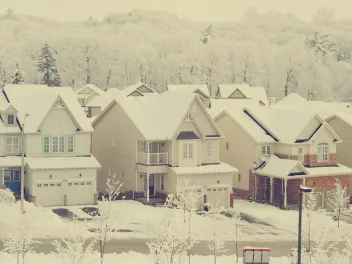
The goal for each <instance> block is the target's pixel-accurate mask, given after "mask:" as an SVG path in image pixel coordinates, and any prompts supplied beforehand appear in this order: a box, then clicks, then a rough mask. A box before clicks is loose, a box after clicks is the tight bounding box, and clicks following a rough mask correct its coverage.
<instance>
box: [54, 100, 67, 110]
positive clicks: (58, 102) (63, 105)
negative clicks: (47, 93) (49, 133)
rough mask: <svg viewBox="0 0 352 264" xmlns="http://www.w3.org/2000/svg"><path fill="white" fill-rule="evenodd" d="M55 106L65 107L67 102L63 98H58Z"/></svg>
mask: <svg viewBox="0 0 352 264" xmlns="http://www.w3.org/2000/svg"><path fill="white" fill-rule="evenodd" d="M54 108H65V104H64V102H63V101H62V100H57V101H56V103H55V105H54Z"/></svg>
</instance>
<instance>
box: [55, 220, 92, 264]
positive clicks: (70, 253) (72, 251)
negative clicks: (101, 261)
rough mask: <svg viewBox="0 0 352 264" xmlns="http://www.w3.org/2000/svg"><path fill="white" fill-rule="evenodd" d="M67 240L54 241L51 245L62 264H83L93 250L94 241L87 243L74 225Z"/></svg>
mask: <svg viewBox="0 0 352 264" xmlns="http://www.w3.org/2000/svg"><path fill="white" fill-rule="evenodd" d="M68 235H69V237H68V238H62V239H61V240H55V241H54V242H53V243H52V245H53V246H54V247H55V250H56V252H57V254H58V256H59V258H60V259H61V260H62V263H63V264H83V263H86V262H85V260H86V259H88V258H89V257H90V256H89V255H90V253H91V252H92V250H93V246H94V243H95V240H91V241H88V239H87V238H85V237H84V233H82V232H80V231H79V230H78V229H77V227H76V222H75V223H74V227H73V231H72V232H70V233H69V234H68Z"/></svg>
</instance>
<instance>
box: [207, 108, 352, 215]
mask: <svg viewBox="0 0 352 264" xmlns="http://www.w3.org/2000/svg"><path fill="white" fill-rule="evenodd" d="M214 119H215V122H216V123H217V125H218V126H219V128H220V129H221V131H222V133H223V135H224V139H222V141H221V142H220V160H221V161H223V162H226V163H228V164H230V165H231V166H236V167H237V168H238V169H239V178H238V179H237V182H236V183H235V184H234V189H233V191H234V196H235V197H238V198H253V199H255V200H262V201H267V202H270V203H274V204H279V205H281V206H282V207H287V205H288V204H297V203H298V202H299V200H298V199H299V196H298V195H299V186H300V185H305V186H308V187H312V188H314V190H315V192H316V195H317V201H318V205H317V206H319V207H320V208H324V209H329V205H328V203H327V202H326V201H327V199H328V196H329V192H330V191H331V190H332V189H334V188H335V186H334V184H335V181H336V179H340V180H341V183H342V185H343V186H344V187H347V189H348V192H349V191H350V182H349V178H350V177H351V174H352V169H350V168H348V167H346V166H343V165H340V164H338V163H337V151H336V147H337V144H339V143H341V142H342V141H341V139H340V138H339V136H338V135H337V134H336V133H335V131H334V130H333V129H332V128H331V127H330V126H329V125H328V123H326V122H325V121H324V120H323V119H322V118H321V117H320V116H319V114H317V113H316V112H314V111H307V110H305V111H300V110H297V109H277V108H266V107H260V106H252V105H251V106H247V107H245V108H238V109H235V108H232V109H227V110H225V111H223V112H222V113H220V114H219V115H218V116H216V117H215V118H214Z"/></svg>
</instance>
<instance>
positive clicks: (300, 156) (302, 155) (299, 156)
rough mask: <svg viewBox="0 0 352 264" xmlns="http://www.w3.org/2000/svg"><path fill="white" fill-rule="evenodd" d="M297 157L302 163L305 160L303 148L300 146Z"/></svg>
mask: <svg viewBox="0 0 352 264" xmlns="http://www.w3.org/2000/svg"><path fill="white" fill-rule="evenodd" d="M297 159H298V161H299V162H301V163H303V162H304V154H303V148H298V149H297Z"/></svg>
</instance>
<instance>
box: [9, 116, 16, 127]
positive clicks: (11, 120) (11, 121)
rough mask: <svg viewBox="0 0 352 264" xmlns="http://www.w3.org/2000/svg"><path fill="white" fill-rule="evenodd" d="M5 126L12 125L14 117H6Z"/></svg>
mask: <svg viewBox="0 0 352 264" xmlns="http://www.w3.org/2000/svg"><path fill="white" fill-rule="evenodd" d="M7 124H8V125H14V124H15V115H7Z"/></svg>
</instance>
